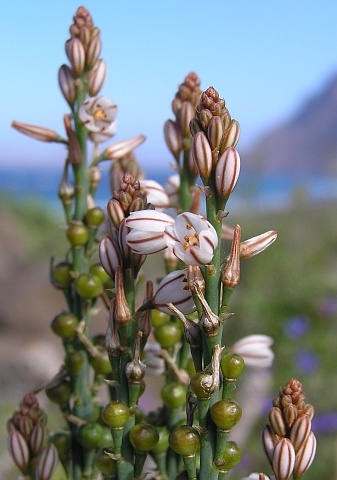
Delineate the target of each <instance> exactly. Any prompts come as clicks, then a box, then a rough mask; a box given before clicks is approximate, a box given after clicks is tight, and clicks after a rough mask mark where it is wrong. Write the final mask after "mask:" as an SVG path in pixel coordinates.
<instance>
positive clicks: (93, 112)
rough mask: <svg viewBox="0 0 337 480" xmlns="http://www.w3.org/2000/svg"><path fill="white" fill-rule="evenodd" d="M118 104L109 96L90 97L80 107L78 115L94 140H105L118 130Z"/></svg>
mask: <svg viewBox="0 0 337 480" xmlns="http://www.w3.org/2000/svg"><path fill="white" fill-rule="evenodd" d="M116 114H117V105H116V104H115V103H114V102H112V100H109V99H108V98H105V97H102V96H99V97H92V98H88V100H86V101H85V102H84V103H83V104H82V105H81V106H80V108H79V111H78V115H79V117H80V119H81V120H82V122H83V125H84V126H85V127H86V129H87V130H88V131H89V132H90V134H89V136H90V139H91V140H92V141H94V142H98V143H100V142H105V141H106V140H108V139H109V138H110V137H112V136H113V135H114V134H115V131H116Z"/></svg>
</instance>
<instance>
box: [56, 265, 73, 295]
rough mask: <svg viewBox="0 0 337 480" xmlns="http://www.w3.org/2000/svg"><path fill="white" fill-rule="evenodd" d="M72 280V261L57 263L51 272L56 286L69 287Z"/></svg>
mask: <svg viewBox="0 0 337 480" xmlns="http://www.w3.org/2000/svg"><path fill="white" fill-rule="evenodd" d="M72 281H73V278H72V276H71V264H70V263H67V262H60V263H58V264H57V265H55V267H54V268H53V270H52V272H51V282H52V284H53V285H54V286H55V287H56V288H60V289H63V288H68V287H69V286H70V285H71V282H72Z"/></svg>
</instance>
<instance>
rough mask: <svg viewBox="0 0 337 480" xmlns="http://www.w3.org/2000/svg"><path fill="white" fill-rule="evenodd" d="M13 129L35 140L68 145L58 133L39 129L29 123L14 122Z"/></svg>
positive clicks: (47, 129) (42, 128)
mask: <svg viewBox="0 0 337 480" xmlns="http://www.w3.org/2000/svg"><path fill="white" fill-rule="evenodd" d="M12 127H13V128H15V130H17V131H18V132H21V133H23V134H24V135H27V136H28V137H31V138H34V139H35V140H40V141H41V142H58V143H67V142H66V140H64V139H63V138H61V137H60V136H59V135H58V133H56V132H54V130H50V129H49V128H44V127H38V126H36V125H29V124H28V123H22V122H16V121H13V122H12Z"/></svg>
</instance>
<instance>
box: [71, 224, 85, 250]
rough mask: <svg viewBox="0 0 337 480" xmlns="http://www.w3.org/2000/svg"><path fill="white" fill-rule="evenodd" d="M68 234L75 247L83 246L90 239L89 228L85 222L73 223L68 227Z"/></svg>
mask: <svg viewBox="0 0 337 480" xmlns="http://www.w3.org/2000/svg"><path fill="white" fill-rule="evenodd" d="M66 235H67V239H68V241H69V243H70V244H71V245H72V246H73V247H82V246H83V245H85V244H86V243H87V241H88V239H89V229H88V227H86V226H85V225H84V224H83V223H73V224H71V225H70V226H69V227H68V230H67V233H66Z"/></svg>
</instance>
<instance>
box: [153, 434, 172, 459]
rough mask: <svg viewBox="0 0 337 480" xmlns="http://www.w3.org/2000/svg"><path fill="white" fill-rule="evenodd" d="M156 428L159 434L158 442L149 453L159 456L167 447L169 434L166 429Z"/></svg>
mask: <svg viewBox="0 0 337 480" xmlns="http://www.w3.org/2000/svg"><path fill="white" fill-rule="evenodd" d="M156 428H157V431H158V433H159V441H158V443H157V445H155V446H154V447H153V448H152V450H151V453H153V454H155V455H160V454H161V453H165V452H166V451H167V449H168V446H169V444H168V438H169V435H170V433H169V431H168V430H167V428H166V427H156Z"/></svg>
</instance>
